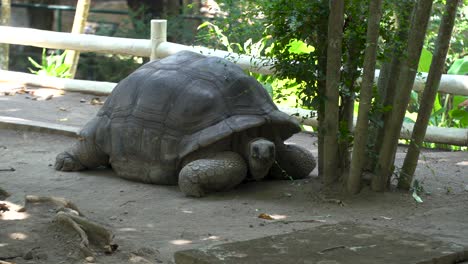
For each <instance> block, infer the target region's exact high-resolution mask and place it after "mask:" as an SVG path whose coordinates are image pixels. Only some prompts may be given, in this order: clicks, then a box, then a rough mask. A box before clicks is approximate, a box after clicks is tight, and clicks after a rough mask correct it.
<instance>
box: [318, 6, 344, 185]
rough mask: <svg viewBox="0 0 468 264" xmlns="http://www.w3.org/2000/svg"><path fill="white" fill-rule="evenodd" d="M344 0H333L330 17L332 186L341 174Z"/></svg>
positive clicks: (327, 124)
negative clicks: (340, 135)
mask: <svg viewBox="0 0 468 264" xmlns="http://www.w3.org/2000/svg"><path fill="white" fill-rule="evenodd" d="M343 22H344V1H343V0H330V14H329V19H328V48H327V75H326V76H327V80H326V91H325V95H326V101H325V118H324V120H323V121H324V127H323V128H324V130H325V133H324V149H323V150H324V153H323V154H324V155H323V157H324V171H323V175H324V182H325V185H330V184H332V183H333V182H335V181H336V178H337V176H338V170H337V167H338V166H337V165H338V142H337V135H338V118H339V107H338V98H339V85H340V68H341V46H342V39H343Z"/></svg>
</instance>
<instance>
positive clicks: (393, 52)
mask: <svg viewBox="0 0 468 264" xmlns="http://www.w3.org/2000/svg"><path fill="white" fill-rule="evenodd" d="M413 9H414V1H413V0H405V1H401V2H396V3H395V6H394V11H395V17H396V24H397V27H398V30H397V32H396V34H395V41H394V42H392V43H390V47H389V49H388V50H389V52H390V55H388V57H389V58H391V59H390V61H389V62H388V64H387V65H386V67H385V68H386V69H384V70H385V71H382V72H381V74H382V73H384V74H385V76H383V77H382V78H379V82H378V92H379V99H380V104H381V105H382V106H391V105H393V100H394V98H395V93H396V89H397V82H398V78H395V76H398V74H399V73H400V68H401V63H402V58H403V57H404V56H405V55H404V49H405V47H406V46H407V44H406V43H407V42H408V31H409V27H410V23H411V14H412V12H411V10H413ZM376 114H377V116H376V117H375V120H382V121H383V122H382V123H381V124H380V126H377V127H373V130H372V133H373V135H372V136H373V138H372V139H369V140H370V141H371V142H370V145H373V146H374V147H373V152H374V153H373V155H372V156H371V157H370V159H369V160H368V164H367V165H366V167H367V169H368V170H370V171H374V170H375V168H376V165H377V158H378V153H380V149H381V146H382V145H381V142H382V140H383V137H384V135H385V132H386V131H387V130H388V129H389V127H388V123H389V116H390V113H389V112H384V113H376Z"/></svg>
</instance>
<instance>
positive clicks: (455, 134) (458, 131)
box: [278, 106, 468, 146]
mask: <svg viewBox="0 0 468 264" xmlns="http://www.w3.org/2000/svg"><path fill="white" fill-rule="evenodd" d="M278 108H279V109H280V110H281V111H283V112H285V113H287V114H288V115H292V116H294V117H296V118H297V120H298V121H299V122H301V123H302V124H303V125H307V126H314V127H317V126H318V120H317V117H316V116H317V115H316V112H315V111H310V110H305V109H298V108H292V107H284V106H278ZM355 125H356V120H354V124H353V127H355ZM413 127H414V124H412V123H406V122H405V123H403V127H402V128H401V132H400V138H401V139H411V135H412V133H413ZM424 141H426V142H432V143H440V144H450V145H457V146H468V129H466V128H452V127H435V126H428V127H427V131H426V135H425V137H424Z"/></svg>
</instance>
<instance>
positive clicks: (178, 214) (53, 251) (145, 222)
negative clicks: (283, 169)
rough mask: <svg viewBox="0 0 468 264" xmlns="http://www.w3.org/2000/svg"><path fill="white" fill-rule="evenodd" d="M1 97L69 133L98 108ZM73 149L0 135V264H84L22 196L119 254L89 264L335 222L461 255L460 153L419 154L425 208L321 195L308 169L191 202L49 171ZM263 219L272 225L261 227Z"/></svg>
mask: <svg viewBox="0 0 468 264" xmlns="http://www.w3.org/2000/svg"><path fill="white" fill-rule="evenodd" d="M1 94H2V93H1V91H0V116H10V117H16V118H24V119H30V120H36V121H43V122H50V123H59V124H64V125H69V126H76V127H80V126H82V125H84V123H85V122H86V120H88V119H90V118H91V117H92V116H93V115H94V114H95V113H96V111H97V110H98V109H99V107H100V106H99V105H92V104H90V102H91V99H92V98H94V97H95V96H92V95H83V94H77V93H66V94H65V95H61V94H60V93H55V94H54V96H53V97H52V98H51V99H50V100H44V99H45V98H46V97H47V96H48V95H49V94H51V91H50V90H38V91H36V92H35V94H34V95H31V94H16V95H14V96H2V95H1ZM27 97H29V99H28V98H27ZM34 97H37V100H32V99H31V98H34ZM100 99H101V100H102V101H103V100H105V97H100ZM80 101H81V102H80ZM75 140H76V139H74V138H71V137H66V136H61V135H51V134H41V133H35V132H27V131H16V130H7V129H0V188H4V189H5V190H7V191H8V192H9V193H10V194H11V196H10V197H8V198H7V199H5V200H4V201H0V204H1V203H4V204H6V205H7V206H8V207H9V209H10V211H6V212H3V213H1V215H0V263H1V261H6V262H11V263H85V262H86V261H85V260H84V258H83V256H82V254H81V253H80V251H79V250H78V245H79V237H78V236H77V235H75V234H74V233H73V232H72V231H71V229H69V228H64V227H63V226H61V225H59V224H57V223H56V222H55V221H53V219H54V216H55V215H56V213H57V208H56V207H54V206H51V205H48V204H44V205H30V206H28V207H27V210H26V212H16V209H17V208H19V207H20V206H21V205H22V204H23V203H24V197H25V195H40V196H57V197H64V198H67V199H69V200H70V201H72V202H73V203H75V204H76V205H77V206H78V207H79V209H80V210H81V211H82V212H83V214H84V215H85V216H86V217H87V219H90V220H92V221H95V222H97V223H99V224H101V225H103V226H105V227H107V228H108V229H109V230H111V231H112V232H113V233H114V234H115V238H114V242H115V243H117V244H118V246H119V247H118V250H117V251H116V252H115V253H113V254H110V255H106V254H104V253H102V250H98V251H97V255H96V257H95V259H94V260H90V259H89V261H95V262H96V263H171V262H172V261H173V253H174V252H175V251H178V250H182V249H189V248H199V247H203V246H207V245H213V244H219V243H225V242H232V241H241V240H248V239H252V238H258V237H262V236H267V235H275V234H283V233H287V232H290V231H293V230H301V229H306V228H311V227H314V226H317V225H321V224H324V223H327V224H330V223H337V222H340V221H355V222H359V223H362V224H365V225H367V224H368V225H373V226H386V227H391V228H396V229H400V230H404V231H407V232H412V233H419V234H424V235H428V236H431V237H433V238H435V239H439V240H443V241H447V242H454V243H458V244H462V245H465V246H468V221H467V219H468V154H467V153H466V152H442V151H424V152H423V155H422V158H421V160H420V163H419V166H418V169H417V179H419V180H420V181H421V182H422V185H423V187H424V189H425V191H426V192H427V194H426V195H423V196H422V199H423V201H424V202H423V203H418V202H416V201H415V200H414V199H413V198H412V196H411V194H409V193H406V192H405V193H403V192H397V191H391V192H386V193H374V192H372V191H370V190H369V189H368V187H364V189H363V191H362V192H361V193H360V194H359V195H356V196H352V197H344V196H340V195H339V194H333V193H327V194H325V193H324V192H322V191H321V188H322V186H321V183H320V179H317V178H316V175H317V171H316V170H315V171H314V172H313V173H312V175H311V177H310V178H308V179H305V180H299V181H264V182H258V183H246V184H242V185H241V186H239V187H238V188H236V189H234V190H232V191H230V192H225V193H217V194H212V195H209V196H208V197H205V198H201V199H193V198H187V197H185V196H184V195H183V194H182V193H181V192H179V190H178V189H177V187H174V186H173V187H168V186H157V185H148V184H143V183H137V182H130V181H127V180H124V179H120V178H117V177H114V173H113V172H112V171H111V170H106V169H102V170H94V171H85V172H79V173H75V172H72V173H64V172H58V171H55V170H54V169H53V166H52V165H53V163H54V160H55V156H56V154H57V153H59V152H61V151H62V150H63V149H65V148H67V147H68V146H70V145H71V144H73V142H74V141H75ZM290 142H291V143H295V144H301V145H304V146H307V147H308V148H309V149H310V150H311V151H312V152H314V153H316V148H315V138H314V137H313V136H311V135H310V134H304V133H303V134H298V135H296V136H294V137H293V138H292V139H291V141H290ZM404 151H405V148H400V151H399V153H398V155H397V160H398V163H400V164H401V162H402V159H403V158H404ZM10 168H13V169H14V171H11V170H10ZM261 213H265V214H268V215H271V216H273V218H275V219H276V220H266V219H262V218H259V217H258V216H259V215H260V214H261Z"/></svg>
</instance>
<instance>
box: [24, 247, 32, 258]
mask: <svg viewBox="0 0 468 264" xmlns="http://www.w3.org/2000/svg"><path fill="white" fill-rule="evenodd" d="M33 251H34V249H32V250H29V251H28V252H26V253H25V254H24V255H23V259H25V260H30V259H33V258H34V253H33Z"/></svg>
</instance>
